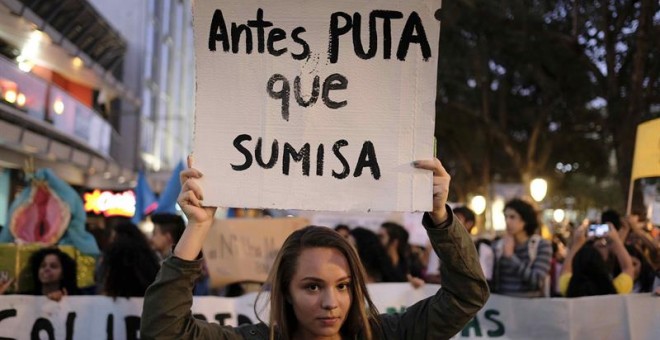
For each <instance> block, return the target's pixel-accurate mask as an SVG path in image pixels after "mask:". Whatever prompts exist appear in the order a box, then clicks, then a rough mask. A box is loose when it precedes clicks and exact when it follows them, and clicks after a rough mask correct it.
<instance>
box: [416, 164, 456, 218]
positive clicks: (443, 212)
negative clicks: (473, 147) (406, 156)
mask: <svg viewBox="0 0 660 340" xmlns="http://www.w3.org/2000/svg"><path fill="white" fill-rule="evenodd" d="M413 165H414V166H415V167H416V168H419V169H426V170H431V171H433V211H432V212H431V218H432V219H433V223H435V224H436V225H437V224H440V223H442V222H444V221H446V220H447V216H448V215H447V208H446V204H447V196H448V195H449V182H450V181H451V176H449V173H447V170H445V168H444V167H443V166H442V163H440V160H439V159H437V158H435V159H433V160H420V161H414V162H413Z"/></svg>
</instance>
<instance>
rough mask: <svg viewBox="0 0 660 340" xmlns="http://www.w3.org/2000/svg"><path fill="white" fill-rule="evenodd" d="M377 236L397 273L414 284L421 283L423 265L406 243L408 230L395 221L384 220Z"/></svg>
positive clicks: (408, 236)
mask: <svg viewBox="0 0 660 340" xmlns="http://www.w3.org/2000/svg"><path fill="white" fill-rule="evenodd" d="M378 236H379V237H380V241H381V243H382V244H383V246H384V247H385V250H386V251H387V255H388V256H389V257H390V261H392V265H393V266H394V269H395V270H396V271H397V272H398V273H397V275H398V276H403V277H406V278H408V281H410V282H411V283H413V285H414V286H420V285H421V284H423V283H424V281H423V280H422V279H421V277H422V276H423V266H422V263H421V261H420V259H419V257H418V256H417V255H416V254H415V253H413V251H412V247H411V246H410V243H408V240H409V238H410V234H409V233H408V231H407V230H406V229H405V228H404V227H402V226H401V225H399V224H397V223H393V222H385V223H383V224H381V226H380V229H379V230H378Z"/></svg>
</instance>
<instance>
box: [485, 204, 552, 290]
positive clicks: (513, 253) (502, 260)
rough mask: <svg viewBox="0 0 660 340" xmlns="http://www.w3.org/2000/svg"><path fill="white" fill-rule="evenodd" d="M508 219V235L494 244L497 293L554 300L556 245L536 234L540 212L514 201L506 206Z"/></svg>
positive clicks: (505, 212) (494, 284) (530, 206)
mask: <svg viewBox="0 0 660 340" xmlns="http://www.w3.org/2000/svg"><path fill="white" fill-rule="evenodd" d="M504 217H505V219H506V235H504V236H503V237H502V238H501V239H499V240H497V241H496V242H495V243H494V244H493V251H494V253H495V268H494V271H493V292H494V293H498V294H502V295H509V296H517V297H545V296H550V294H549V293H550V289H549V288H550V282H549V275H548V274H549V271H550V260H551V258H552V245H551V244H550V242H548V241H547V240H544V239H542V238H541V236H540V235H538V234H536V232H537V230H538V229H539V221H538V217H537V213H536V210H535V209H534V207H532V205H531V204H529V203H527V202H525V201H523V200H521V199H513V200H511V201H509V202H508V203H507V204H506V205H505V206H504Z"/></svg>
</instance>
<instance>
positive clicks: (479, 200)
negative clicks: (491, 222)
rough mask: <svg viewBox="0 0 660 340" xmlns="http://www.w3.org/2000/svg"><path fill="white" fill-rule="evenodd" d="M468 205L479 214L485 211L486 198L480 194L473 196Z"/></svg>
mask: <svg viewBox="0 0 660 340" xmlns="http://www.w3.org/2000/svg"><path fill="white" fill-rule="evenodd" d="M470 206H471V207H472V210H474V213H475V214H477V215H481V214H482V213H483V212H484V211H486V198H485V197H483V196H481V195H477V196H474V197H472V200H471V201H470Z"/></svg>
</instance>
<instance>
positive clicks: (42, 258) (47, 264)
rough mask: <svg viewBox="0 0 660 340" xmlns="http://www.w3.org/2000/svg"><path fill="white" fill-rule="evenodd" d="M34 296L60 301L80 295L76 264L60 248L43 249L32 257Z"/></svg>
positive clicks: (31, 269)
mask: <svg viewBox="0 0 660 340" xmlns="http://www.w3.org/2000/svg"><path fill="white" fill-rule="evenodd" d="M29 262H30V272H31V274H32V284H33V287H34V288H33V292H32V294H33V295H45V296H46V297H47V298H49V299H51V300H54V301H60V300H61V299H62V297H64V296H67V295H78V294H79V293H80V292H79V289H78V284H77V282H76V273H77V271H76V262H75V261H74V260H73V259H72V258H71V257H70V256H69V255H67V254H66V253H64V252H63V251H61V250H60V249H59V248H54V247H53V248H51V247H48V248H42V249H40V250H38V251H37V252H35V253H34V254H32V256H30V260H29Z"/></svg>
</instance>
